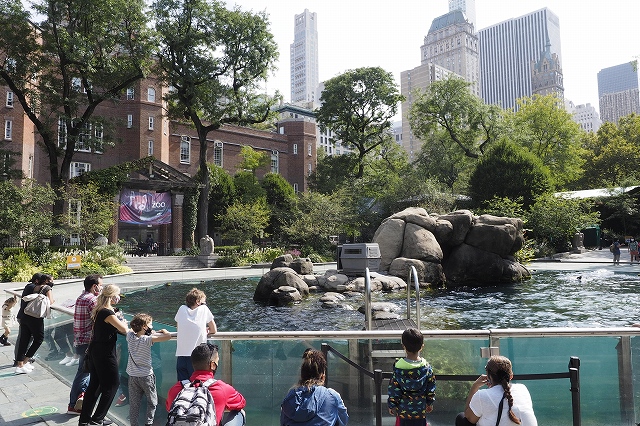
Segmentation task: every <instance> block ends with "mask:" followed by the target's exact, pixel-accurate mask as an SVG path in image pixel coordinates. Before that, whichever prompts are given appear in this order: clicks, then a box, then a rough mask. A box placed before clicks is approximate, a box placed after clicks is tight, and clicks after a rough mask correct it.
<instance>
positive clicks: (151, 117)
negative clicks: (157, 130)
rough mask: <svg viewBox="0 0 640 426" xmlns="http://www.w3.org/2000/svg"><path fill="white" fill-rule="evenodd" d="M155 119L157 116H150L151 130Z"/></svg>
mask: <svg viewBox="0 0 640 426" xmlns="http://www.w3.org/2000/svg"><path fill="white" fill-rule="evenodd" d="M154 121H155V117H153V116H152V115H150V116H149V130H153V122H154Z"/></svg>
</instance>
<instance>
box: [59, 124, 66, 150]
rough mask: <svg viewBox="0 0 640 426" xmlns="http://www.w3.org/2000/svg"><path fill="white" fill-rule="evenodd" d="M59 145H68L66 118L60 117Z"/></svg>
mask: <svg viewBox="0 0 640 426" xmlns="http://www.w3.org/2000/svg"><path fill="white" fill-rule="evenodd" d="M58 146H59V147H60V148H65V147H66V146H67V122H66V121H65V120H64V118H62V117H60V118H58Z"/></svg>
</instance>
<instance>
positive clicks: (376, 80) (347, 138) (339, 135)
mask: <svg viewBox="0 0 640 426" xmlns="http://www.w3.org/2000/svg"><path fill="white" fill-rule="evenodd" d="M402 99H403V98H402V95H400V93H399V92H398V88H397V86H396V84H395V81H394V79H393V75H392V74H391V73H389V72H387V71H385V70H383V69H382V68H380V67H365V68H357V69H354V70H348V71H346V72H345V73H344V74H341V75H339V76H337V77H334V78H332V79H330V80H328V81H327V82H325V88H324V90H323V92H322V94H321V95H320V101H321V102H322V105H321V106H320V108H318V109H317V110H316V120H317V121H318V123H319V124H320V128H321V129H329V130H331V131H332V132H333V133H334V134H335V137H336V139H339V140H341V141H342V143H343V144H346V145H347V146H348V147H350V148H352V149H354V150H355V151H356V154H357V159H358V162H357V170H356V172H355V174H354V176H355V177H356V178H361V177H362V176H363V175H364V167H365V157H366V156H367V154H369V153H370V152H372V151H374V150H375V149H376V147H378V146H380V145H382V144H384V143H388V142H390V141H391V134H390V131H389V129H390V128H391V120H392V119H393V117H394V116H395V115H396V113H397V111H398V103H399V102H400V101H401V100H402Z"/></svg>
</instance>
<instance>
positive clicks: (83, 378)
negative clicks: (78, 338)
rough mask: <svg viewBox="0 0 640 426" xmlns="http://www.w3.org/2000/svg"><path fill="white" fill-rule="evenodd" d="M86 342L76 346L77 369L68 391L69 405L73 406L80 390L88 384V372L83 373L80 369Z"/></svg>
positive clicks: (84, 389) (83, 389) (82, 390)
mask: <svg viewBox="0 0 640 426" xmlns="http://www.w3.org/2000/svg"><path fill="white" fill-rule="evenodd" d="M87 347H89V345H88V344H86V345H80V346H76V354H78V355H80V358H79V359H78V362H79V364H78V371H76V377H74V378H73V384H72V385H71V392H69V406H70V407H73V406H74V405H75V404H76V401H77V400H78V397H80V394H81V393H82V392H85V391H86V390H87V386H89V373H85V372H84V371H83V369H82V364H83V363H84V362H83V361H84V354H85V352H86V351H87Z"/></svg>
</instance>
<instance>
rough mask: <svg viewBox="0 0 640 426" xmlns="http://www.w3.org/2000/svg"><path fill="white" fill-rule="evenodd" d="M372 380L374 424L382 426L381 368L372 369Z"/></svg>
mask: <svg viewBox="0 0 640 426" xmlns="http://www.w3.org/2000/svg"><path fill="white" fill-rule="evenodd" d="M373 381H374V383H375V387H376V426H382V370H380V369H375V370H373Z"/></svg>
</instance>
